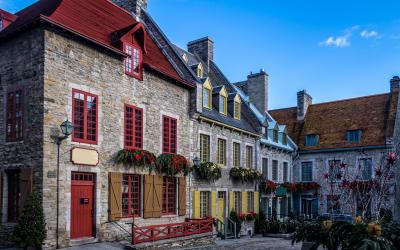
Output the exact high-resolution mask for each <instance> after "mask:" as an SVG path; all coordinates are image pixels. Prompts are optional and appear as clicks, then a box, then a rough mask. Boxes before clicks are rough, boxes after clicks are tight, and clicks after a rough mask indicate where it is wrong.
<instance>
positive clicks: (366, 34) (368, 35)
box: [360, 30, 379, 39]
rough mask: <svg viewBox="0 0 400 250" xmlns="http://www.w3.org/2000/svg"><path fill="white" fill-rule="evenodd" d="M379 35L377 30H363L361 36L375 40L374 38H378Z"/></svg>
mask: <svg viewBox="0 0 400 250" xmlns="http://www.w3.org/2000/svg"><path fill="white" fill-rule="evenodd" d="M378 35H379V34H378V32H376V31H375V30H363V31H361V33H360V36H361V37H363V38H367V39H368V38H373V37H377V36H378Z"/></svg>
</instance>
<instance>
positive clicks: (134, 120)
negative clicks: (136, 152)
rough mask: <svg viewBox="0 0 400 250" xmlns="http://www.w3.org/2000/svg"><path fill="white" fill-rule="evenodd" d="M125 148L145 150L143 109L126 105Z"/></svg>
mask: <svg viewBox="0 0 400 250" xmlns="http://www.w3.org/2000/svg"><path fill="white" fill-rule="evenodd" d="M124 123H125V136H124V138H125V140H124V141H125V148H127V149H133V148H136V149H141V148H143V109H141V108H137V107H135V106H131V105H125V120H124Z"/></svg>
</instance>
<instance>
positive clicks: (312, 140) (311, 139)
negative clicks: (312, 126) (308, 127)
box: [306, 134, 318, 146]
mask: <svg viewBox="0 0 400 250" xmlns="http://www.w3.org/2000/svg"><path fill="white" fill-rule="evenodd" d="M317 144H318V135H316V134H310V135H306V146H317Z"/></svg>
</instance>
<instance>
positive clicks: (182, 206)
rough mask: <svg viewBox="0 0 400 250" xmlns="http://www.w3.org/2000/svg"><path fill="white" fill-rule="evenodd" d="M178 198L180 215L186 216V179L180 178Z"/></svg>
mask: <svg viewBox="0 0 400 250" xmlns="http://www.w3.org/2000/svg"><path fill="white" fill-rule="evenodd" d="M178 198H179V202H178V209H179V211H178V215H179V216H183V215H186V178H185V177H183V176H182V177H179V178H178Z"/></svg>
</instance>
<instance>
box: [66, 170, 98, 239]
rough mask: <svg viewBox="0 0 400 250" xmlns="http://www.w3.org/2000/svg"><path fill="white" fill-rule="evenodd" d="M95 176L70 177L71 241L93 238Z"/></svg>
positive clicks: (82, 174) (88, 174) (74, 175)
mask: <svg viewBox="0 0 400 250" xmlns="http://www.w3.org/2000/svg"><path fill="white" fill-rule="evenodd" d="M94 184H95V174H90V173H77V172H73V173H72V176H71V239H78V238H86V237H93V231H94V230H93V227H94V223H93V222H94V209H93V206H94V205H93V204H94Z"/></svg>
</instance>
